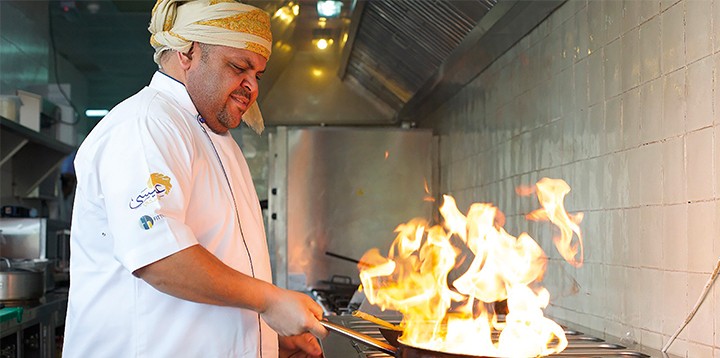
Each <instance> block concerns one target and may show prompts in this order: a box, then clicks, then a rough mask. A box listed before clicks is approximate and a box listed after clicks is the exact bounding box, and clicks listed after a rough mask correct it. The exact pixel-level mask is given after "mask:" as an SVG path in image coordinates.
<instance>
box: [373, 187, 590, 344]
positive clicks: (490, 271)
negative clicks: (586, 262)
mask: <svg viewBox="0 0 720 358" xmlns="http://www.w3.org/2000/svg"><path fill="white" fill-rule="evenodd" d="M569 191H570V187H569V186H568V185H567V183H565V182H564V181H562V180H559V179H547V178H544V179H542V180H540V181H539V182H538V183H537V184H536V185H535V188H533V190H532V192H536V193H537V195H538V200H539V201H540V205H541V206H542V209H538V210H535V211H533V212H532V213H531V214H528V216H527V217H528V218H529V219H532V220H549V221H550V222H552V223H553V224H555V225H556V226H557V227H558V228H560V232H561V236H560V237H559V238H555V239H554V242H555V245H556V247H557V248H558V250H559V252H560V253H561V255H562V256H563V258H565V259H566V260H567V261H568V262H570V263H571V264H573V265H575V266H580V265H581V264H582V236H581V234H580V228H579V227H578V224H579V223H580V221H581V220H582V215H581V214H577V215H575V216H571V215H569V214H568V213H567V212H565V208H564V205H563V199H564V197H565V195H566V194H567V193H568V192H569ZM528 193H529V191H528ZM443 198H444V202H443V205H442V207H440V213H441V214H442V217H443V219H444V224H443V225H442V226H440V225H435V226H430V225H428V223H427V222H426V221H424V220H421V219H413V220H411V221H410V222H408V223H405V224H401V225H400V226H398V228H397V229H396V232H397V237H396V239H395V241H394V242H393V244H392V247H391V248H390V252H389V254H388V257H387V258H385V257H383V256H382V255H380V252H379V251H378V250H377V249H373V250H370V251H368V252H367V253H366V254H365V255H364V256H363V258H362V260H361V262H363V263H365V264H366V265H365V266H364V267H360V280H361V281H362V284H363V289H364V290H365V294H366V296H367V298H368V300H369V301H370V303H373V304H376V305H378V306H380V307H381V308H382V309H393V310H397V311H400V312H402V313H403V321H402V323H401V325H402V326H403V329H404V332H403V335H402V337H401V338H400V339H401V341H402V342H403V343H405V344H408V345H411V346H414V347H419V348H425V349H429V350H434V351H441V352H448V353H458V354H468V355H482V356H495V357H533V356H540V355H549V354H553V353H558V352H561V351H562V350H563V349H565V347H566V346H567V340H566V339H565V334H564V332H563V329H562V328H561V327H560V326H559V325H558V324H557V323H555V322H553V321H552V320H550V319H547V318H545V317H544V316H543V309H544V308H545V307H546V306H547V305H548V303H549V297H550V294H549V293H548V291H547V290H546V289H545V288H543V287H541V286H540V285H539V282H540V281H541V280H542V276H543V273H544V271H545V266H546V262H547V257H546V256H545V253H544V252H543V250H542V249H541V248H540V246H539V245H538V244H537V242H535V240H533V238H532V237H530V236H529V235H528V234H527V233H522V234H520V235H519V236H518V237H514V236H512V235H510V234H508V233H507V232H506V231H505V230H504V229H503V225H504V221H505V218H504V216H503V215H502V213H501V212H500V211H499V210H498V209H497V208H496V207H494V206H493V205H491V204H486V203H476V204H473V205H472V206H471V207H470V210H469V211H468V213H467V216H466V215H463V214H462V213H461V212H460V211H459V210H458V208H457V205H456V204H455V200H454V199H453V198H452V197H450V196H447V195H446V196H444V197H443ZM573 233H574V234H577V241H576V242H575V243H573ZM578 249H579V254H580V257H579V258H578V257H577V256H578ZM502 300H507V306H508V312H507V314H506V316H505V321H504V322H501V321H498V317H497V315H496V313H495V311H494V305H493V303H494V302H497V301H502Z"/></svg>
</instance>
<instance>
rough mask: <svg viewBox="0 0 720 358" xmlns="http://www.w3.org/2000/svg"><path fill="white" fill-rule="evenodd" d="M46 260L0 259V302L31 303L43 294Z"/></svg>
mask: <svg viewBox="0 0 720 358" xmlns="http://www.w3.org/2000/svg"><path fill="white" fill-rule="evenodd" d="M47 266H48V261H47V260H41V259H37V260H8V259H6V258H0V301H31V300H37V299H39V298H40V297H42V296H43V295H44V294H45V280H46V278H45V273H46V271H47Z"/></svg>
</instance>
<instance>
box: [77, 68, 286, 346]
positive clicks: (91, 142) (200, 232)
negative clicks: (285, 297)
mask: <svg viewBox="0 0 720 358" xmlns="http://www.w3.org/2000/svg"><path fill="white" fill-rule="evenodd" d="M202 122H203V121H202V120H201V119H200V117H199V115H198V112H197V110H196V109H195V106H194V105H193V103H192V101H191V100H190V96H189V95H188V93H187V91H186V89H185V86H184V85H183V84H182V83H180V82H178V81H176V80H174V79H173V78H171V77H169V76H167V75H165V74H163V73H160V72H158V73H156V74H155V75H154V76H153V78H152V81H151V82H150V85H149V86H148V87H146V88H144V89H143V90H141V91H140V92H139V93H137V94H136V95H134V96H132V97H130V98H129V99H127V100H125V101H123V102H122V103H120V104H119V105H118V106H116V107H115V108H114V109H113V110H112V111H111V112H110V113H109V114H108V115H107V116H105V118H103V120H102V121H100V123H99V124H98V125H97V126H96V127H95V128H94V129H93V131H92V132H91V133H90V135H88V137H87V139H86V140H85V141H84V142H83V143H82V145H81V146H80V149H79V150H78V153H77V157H76V159H75V168H76V172H77V179H78V185H77V192H76V196H75V207H74V210H73V218H72V235H71V257H70V294H69V295H70V296H69V304H68V314H67V320H66V331H65V342H64V351H63V357H153V358H155V357H263V358H274V357H276V356H277V352H278V346H277V335H276V333H275V332H274V331H272V330H271V329H270V327H269V326H267V325H266V324H265V322H263V321H262V320H261V319H260V317H259V315H258V314H257V313H256V312H253V311H250V310H245V309H239V308H232V307H220V306H214V305H207V304H200V303H195V302H190V301H186V300H182V299H179V298H176V297H173V296H170V295H168V294H165V293H162V292H160V291H158V290H156V289H155V288H153V287H152V286H150V285H149V284H147V283H146V282H145V281H143V280H142V279H140V278H137V277H135V276H133V274H132V272H133V271H135V270H136V269H138V268H141V267H143V266H146V265H148V264H150V263H153V262H155V261H158V260H160V259H162V258H164V257H167V256H169V255H172V254H174V253H176V252H178V251H180V250H183V249H185V248H188V247H190V246H192V245H196V244H200V245H202V246H203V247H205V248H206V249H208V250H209V251H210V252H211V253H212V254H214V255H215V256H217V257H218V258H219V259H220V260H222V261H223V262H224V263H225V264H227V265H229V266H230V267H232V268H234V269H236V270H238V271H240V272H243V273H245V274H247V275H251V276H254V277H256V278H258V279H261V280H265V281H268V282H271V281H272V278H271V273H270V260H269V257H268V250H267V244H266V242H265V230H264V227H263V219H262V214H261V210H260V205H259V202H258V198H257V194H256V193H255V188H254V186H253V183H252V179H251V176H250V171H249V169H248V167H247V163H246V162H245V158H244V157H243V154H242V152H241V151H240V148H239V147H238V146H237V143H236V142H235V141H234V140H233V139H232V137H231V136H230V134H229V133H225V134H215V133H213V132H212V131H211V130H210V129H209V128H208V127H207V126H206V125H205V124H204V123H202ZM188 269H193V268H192V267H188Z"/></svg>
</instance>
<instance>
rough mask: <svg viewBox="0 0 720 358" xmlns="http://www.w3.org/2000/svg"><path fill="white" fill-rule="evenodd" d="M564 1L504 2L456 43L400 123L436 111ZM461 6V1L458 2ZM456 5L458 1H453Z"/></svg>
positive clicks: (405, 109) (405, 108)
mask: <svg viewBox="0 0 720 358" xmlns="http://www.w3.org/2000/svg"><path fill="white" fill-rule="evenodd" d="M564 2H565V0H543V1H525V0H503V1H499V2H497V4H496V5H495V6H493V7H492V9H490V11H489V12H488V13H487V14H485V15H484V16H483V17H482V18H481V19H480V20H479V22H477V24H476V26H475V27H474V28H473V29H472V31H471V32H469V33H468V34H467V36H465V37H464V38H462V42H461V43H457V45H456V46H454V48H453V52H452V53H451V54H448V55H447V56H446V58H445V60H444V61H443V62H442V63H441V64H439V66H438V67H437V68H436V70H435V71H434V72H433V73H432V76H430V77H427V78H425V81H424V82H423V83H421V84H420V85H418V86H417V90H416V91H414V93H413V97H412V98H410V99H409V100H407V101H405V102H406V103H405V105H404V106H403V108H402V109H401V110H400V111H399V113H398V120H400V121H403V120H412V119H414V118H417V117H419V116H421V115H423V114H426V113H429V112H432V111H434V110H435V109H437V108H438V107H439V106H440V105H441V104H443V103H445V102H446V101H447V100H449V99H450V98H451V97H452V96H453V95H454V94H455V93H457V91H459V90H460V89H461V88H463V87H464V86H465V85H466V84H468V83H470V81H472V80H473V79H475V77H477V76H478V75H479V74H480V73H481V72H482V71H484V70H485V69H486V68H487V67H488V66H490V64H491V63H493V62H494V61H495V60H496V59H497V58H499V57H500V56H501V55H502V54H503V53H505V52H506V51H507V50H508V49H510V48H511V47H512V46H513V45H515V44H516V43H517V42H518V41H520V39H522V38H523V37H524V36H525V35H527V34H528V33H529V32H530V31H531V30H532V29H534V28H535V27H536V26H537V25H538V24H539V23H541V22H542V21H543V20H544V19H545V18H546V17H547V16H548V15H549V14H550V13H552V12H553V11H554V10H555V9H557V8H558V7H559V6H560V5H562V4H563V3H564ZM459 3H462V2H459ZM453 4H455V2H453Z"/></svg>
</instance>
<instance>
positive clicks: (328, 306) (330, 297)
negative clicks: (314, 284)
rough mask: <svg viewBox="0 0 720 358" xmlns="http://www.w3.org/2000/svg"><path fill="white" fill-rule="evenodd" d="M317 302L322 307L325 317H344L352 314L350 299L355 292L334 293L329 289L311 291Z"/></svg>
mask: <svg viewBox="0 0 720 358" xmlns="http://www.w3.org/2000/svg"><path fill="white" fill-rule="evenodd" d="M310 292H311V293H312V296H313V298H314V299H315V302H317V303H318V304H319V305H320V306H322V308H323V311H324V313H325V315H342V314H348V313H350V309H351V308H350V307H349V305H350V299H351V298H352V296H353V292H348V291H334V290H329V289H320V288H314V289H311V290H310Z"/></svg>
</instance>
